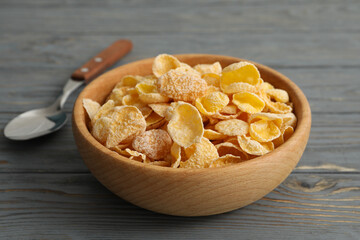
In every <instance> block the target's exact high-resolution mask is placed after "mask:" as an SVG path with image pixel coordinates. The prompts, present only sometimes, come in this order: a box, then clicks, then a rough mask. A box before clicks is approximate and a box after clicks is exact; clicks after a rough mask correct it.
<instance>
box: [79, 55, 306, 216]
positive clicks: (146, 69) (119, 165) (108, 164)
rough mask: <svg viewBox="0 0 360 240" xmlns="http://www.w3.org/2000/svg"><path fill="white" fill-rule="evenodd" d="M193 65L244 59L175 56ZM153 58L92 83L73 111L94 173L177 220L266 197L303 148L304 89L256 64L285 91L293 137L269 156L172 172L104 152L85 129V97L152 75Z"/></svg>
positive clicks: (118, 190) (82, 147)
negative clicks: (131, 76) (291, 114)
mask: <svg viewBox="0 0 360 240" xmlns="http://www.w3.org/2000/svg"><path fill="white" fill-rule="evenodd" d="M176 56H177V57H178V58H179V59H180V61H183V62H185V63H188V64H190V65H192V66H194V65H196V64H199V63H213V62H215V61H219V62H220V63H221V65H222V66H223V67H225V66H227V65H229V64H231V63H234V62H238V61H241V60H242V59H239V58H234V57H227V56H219V55H206V54H184V55H176ZM152 62H153V59H145V60H141V61H137V62H134V63H130V64H127V65H124V66H121V67H118V68H116V69H114V70H112V71H109V72H107V73H105V74H103V75H101V76H100V77H98V78H97V79H96V80H94V81H93V82H92V83H90V84H89V85H88V86H87V87H86V88H85V89H84V90H83V91H82V92H81V94H80V95H79V97H78V99H77V101H76V103H75V106H74V111H73V131H74V137H75V140H76V144H77V146H78V149H79V152H80V154H81V156H82V158H83V160H84V162H85V164H86V165H87V166H88V168H89V169H90V171H91V172H92V173H93V175H94V176H95V177H96V178H97V179H98V180H99V181H100V182H101V183H102V184H103V185H104V186H105V187H107V188H108V189H110V190H111V191H112V192H113V193H115V194H116V195H118V196H119V197H121V198H123V199H125V200H127V201H129V202H131V203H133V204H135V205H137V206H140V207H142V208H145V209H148V210H151V211H154V212H159V213H164V214H170V215H178V216H204V215H212V214H219V213H223V212H227V211H231V210H234V209H237V208H240V207H243V206H246V205H248V204H250V203H252V202H254V201H256V200H258V199H260V198H261V197H263V196H265V195H266V194H268V193H269V192H270V191H272V190H273V189H274V188H276V187H277V186H278V185H279V184H280V183H281V182H282V181H283V180H285V178H286V177H287V176H288V175H289V174H290V173H291V171H292V170H293V169H294V167H295V166H296V164H297V163H298V161H299V159H300V158H301V155H302V154H303V152H304V149H305V147H306V144H307V141H308V138H309V133H310V127H311V111H310V106H309V103H308V101H307V99H306V97H305V95H304V94H303V93H302V91H301V90H300V89H299V88H298V87H297V86H296V85H295V84H294V83H293V82H291V81H290V80H289V79H288V78H287V77H285V76H283V75H282V74H280V73H278V72H276V71H275V70H273V69H270V68H268V67H266V66H263V65H260V64H257V63H254V64H256V66H257V67H258V68H259V71H260V73H261V76H262V78H263V79H264V80H265V81H268V82H270V83H271V84H273V85H274V86H275V87H277V88H281V89H284V90H286V91H287V92H288V93H289V95H290V99H291V101H292V102H293V104H294V109H295V114H296V116H297V117H298V124H297V127H296V130H295V132H294V134H293V136H292V137H290V138H289V139H288V141H286V142H285V143H284V144H283V145H281V146H279V147H278V148H277V149H275V150H274V151H273V152H271V153H269V154H266V155H264V156H262V157H258V158H255V159H252V160H249V161H246V162H243V163H239V164H235V165H231V166H227V167H222V168H211V169H172V168H166V167H159V166H152V165H145V164H143V163H140V162H137V161H130V160H128V159H127V158H125V157H122V156H120V155H119V154H117V153H115V152H113V151H111V150H109V149H107V148H105V147H104V146H103V145H101V144H100V143H99V142H97V140H96V139H94V138H93V137H92V135H91V134H90V133H89V130H88V129H87V127H86V123H87V121H88V117H87V115H86V114H85V111H84V109H83V106H82V99H83V98H90V99H93V100H95V101H98V102H100V103H103V102H104V101H105V99H106V97H107V95H108V94H109V93H110V91H111V90H112V88H113V87H114V86H115V84H116V83H117V82H118V81H119V80H120V79H121V77H122V76H124V75H127V74H134V75H148V74H151V66H152Z"/></svg>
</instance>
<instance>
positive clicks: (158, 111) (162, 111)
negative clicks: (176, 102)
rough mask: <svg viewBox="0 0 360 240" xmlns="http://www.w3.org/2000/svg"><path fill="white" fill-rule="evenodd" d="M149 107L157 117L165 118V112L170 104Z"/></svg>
mask: <svg viewBox="0 0 360 240" xmlns="http://www.w3.org/2000/svg"><path fill="white" fill-rule="evenodd" d="M149 107H150V108H151V109H152V110H153V111H154V112H155V113H156V114H158V115H159V116H161V117H165V113H166V110H167V109H168V107H170V103H152V104H149Z"/></svg>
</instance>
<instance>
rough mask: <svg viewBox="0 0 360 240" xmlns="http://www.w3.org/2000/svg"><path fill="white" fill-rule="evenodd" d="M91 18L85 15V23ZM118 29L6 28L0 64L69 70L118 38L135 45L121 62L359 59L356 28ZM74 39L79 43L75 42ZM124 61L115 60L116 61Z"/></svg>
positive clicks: (293, 63) (305, 63) (319, 63)
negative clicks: (169, 57)
mask: <svg viewBox="0 0 360 240" xmlns="http://www.w3.org/2000/svg"><path fill="white" fill-rule="evenodd" d="M0 16H1V15H0ZM0 20H1V18H0ZM93 21H94V20H89V22H93ZM129 21H131V20H129ZM15 26H16V25H15ZM184 28H185V26H184ZM264 28H266V26H264ZM226 29H228V28H226ZM0 30H1V27H0ZM123 30H124V29H121V30H118V31H117V32H114V33H83V34H81V35H77V34H74V33H72V32H70V33H68V34H65V33H61V34H57V33H56V32H54V31H50V32H49V33H38V34H33V33H32V32H28V31H26V30H25V29H24V30H22V31H21V32H20V33H9V32H8V31H6V34H4V33H2V31H0V34H1V35H0V36H1V38H0V43H1V44H2V45H3V46H6V47H4V48H3V49H2V54H3V56H2V57H1V58H0V63H1V65H0V66H2V67H4V68H12V69H14V68H19V67H21V68H26V67H31V68H40V69H43V70H47V69H48V68H59V67H68V68H72V69H73V70H74V69H76V68H77V67H78V66H81V64H83V63H84V59H88V58H91V57H92V56H94V54H96V53H97V51H98V49H102V48H105V47H106V46H107V45H109V44H111V42H113V41H114V39H117V38H120V37H121V38H129V39H131V40H132V41H133V43H134V50H133V52H132V53H131V54H130V55H128V56H127V57H126V58H125V60H126V61H135V60H139V59H143V58H149V57H153V56H156V55H157V54H159V53H164V52H167V53H171V54H180V53H209V54H221V55H228V56H236V57H241V58H245V59H251V60H253V61H256V62H259V63H262V64H265V65H268V66H270V67H274V68H277V67H282V68H283V67H291V68H305V67H306V68H307V69H313V68H319V69H332V68H336V69H337V68H345V69H348V68H358V67H359V65H360V64H359V61H358V52H359V50H360V35H359V34H358V33H346V32H345V33H344V32H329V33H326V32H325V33H323V32H316V34H304V33H299V32H289V31H285V32H280V33H278V32H269V33H263V32H262V31H260V30H259V29H258V28H255V29H254V32H252V33H243V32H242V31H236V30H234V31H232V32H229V33H226V34H214V33H201V32H196V33H186V34H184V33H183V32H182V31H176V32H174V33H171V34H166V33H154V32H149V33H144V32H138V33H126V32H124V31H123ZM4 31H5V30H4ZM325 39H326V41H324V40H325ZM79 42H81V44H78V43H79ZM149 46H151V47H149ZM74 52H75V53H76V54H74ZM15 56H16V57H15ZM124 62H125V61H124ZM124 62H120V63H119V65H120V64H124ZM324 72H325V71H324Z"/></svg>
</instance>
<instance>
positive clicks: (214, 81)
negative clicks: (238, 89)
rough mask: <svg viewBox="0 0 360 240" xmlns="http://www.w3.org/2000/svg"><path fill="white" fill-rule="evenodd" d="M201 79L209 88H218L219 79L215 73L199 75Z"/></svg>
mask: <svg viewBox="0 0 360 240" xmlns="http://www.w3.org/2000/svg"><path fill="white" fill-rule="evenodd" d="M201 78H202V79H204V80H205V81H206V83H207V84H208V85H209V86H214V87H217V88H219V87H220V79H221V77H220V75H218V74H216V73H204V74H202V75H201ZM219 90H220V89H219Z"/></svg>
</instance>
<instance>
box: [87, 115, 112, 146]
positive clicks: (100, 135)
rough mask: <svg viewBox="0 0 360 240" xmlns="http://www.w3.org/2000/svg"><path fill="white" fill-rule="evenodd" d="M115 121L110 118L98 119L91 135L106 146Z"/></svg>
mask: <svg viewBox="0 0 360 240" xmlns="http://www.w3.org/2000/svg"><path fill="white" fill-rule="evenodd" d="M112 123H113V120H112V119H111V118H108V117H101V118H98V119H97V120H96V121H95V123H94V124H93V127H92V132H91V134H92V135H93V136H94V137H95V138H96V140H98V141H99V142H100V143H102V144H105V143H106V140H107V138H108V136H109V133H110V130H111V125H112Z"/></svg>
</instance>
